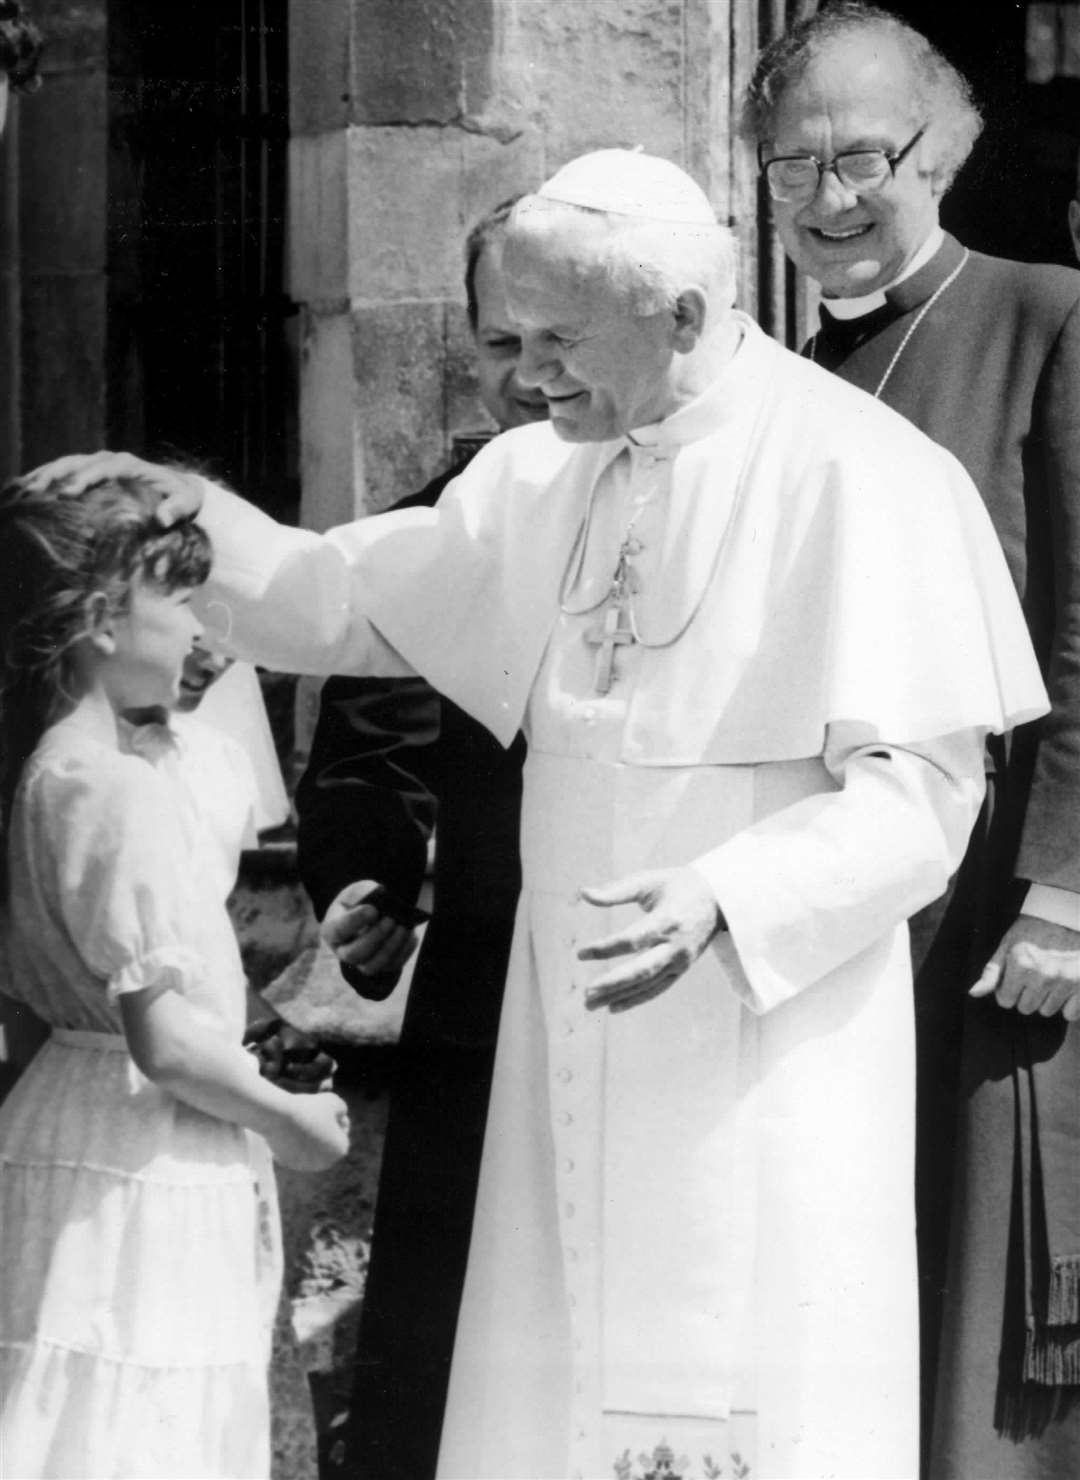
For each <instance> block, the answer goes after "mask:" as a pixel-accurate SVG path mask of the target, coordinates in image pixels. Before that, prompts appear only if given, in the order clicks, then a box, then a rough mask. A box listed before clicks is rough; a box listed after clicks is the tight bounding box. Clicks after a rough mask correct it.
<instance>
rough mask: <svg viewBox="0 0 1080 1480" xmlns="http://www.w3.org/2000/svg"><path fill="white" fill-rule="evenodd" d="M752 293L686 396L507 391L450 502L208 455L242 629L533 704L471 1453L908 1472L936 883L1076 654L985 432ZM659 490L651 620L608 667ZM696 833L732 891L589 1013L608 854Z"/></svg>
mask: <svg viewBox="0 0 1080 1480" xmlns="http://www.w3.org/2000/svg"><path fill="white" fill-rule="evenodd" d="M742 328H743V338H742V342H741V345H740V348H739V351H738V353H737V354H736V356H735V358H734V359H733V361H732V362H731V363H730V365H729V366H728V367H727V369H726V370H725V371H724V373H723V374H722V375H721V377H720V378H719V380H718V381H717V382H716V383H715V384H714V386H713V387H712V388H711V389H710V390H709V391H708V392H707V393H706V394H705V395H704V396H702V397H701V398H699V399H698V400H697V401H695V402H693V403H692V404H690V405H689V406H686V407H684V408H682V409H681V410H679V411H678V412H676V413H675V414H674V415H672V416H671V417H669V418H668V419H666V420H665V421H663V422H662V423H659V424H657V425H656V426H653V427H646V428H640V429H638V430H637V431H635V432H634V434H633V435H632V437H630V438H622V439H619V440H617V441H612V442H605V443H598V444H589V445H586V446H578V447H572V446H569V445H567V444H565V443H561V442H559V441H558V440H557V438H556V437H555V436H554V434H553V433H552V432H551V430H550V428H549V427H547V426H539V427H531V428H526V429H523V430H521V431H517V432H512V433H509V434H507V435H506V436H503V437H500V438H498V439H497V440H496V441H495V442H494V443H493V444H492V445H491V446H490V447H489V448H488V449H485V451H484V452H482V453H481V454H480V456H479V457H478V458H477V459H476V460H475V461H474V463H473V464H472V465H471V466H470V468H469V469H468V470H467V472H466V473H465V474H464V475H463V476H462V477H461V478H460V479H459V480H458V481H457V483H456V484H454V485H452V487H451V489H450V490H448V492H447V493H446V494H444V497H443V500H442V502H441V505H440V507H439V509H438V510H436V511H428V510H416V511H411V512H410V513H408V514H404V515H392V516H388V517H387V518H385V519H377V520H368V521H364V522H363V523H362V524H359V525H352V526H349V527H347V528H344V529H341V530H338V531H334V532H332V533H331V534H330V535H329V536H327V537H326V538H319V537H317V536H314V535H311V534H309V533H306V532H301V531H295V530H288V531H286V530H282V529H280V528H279V527H278V526H275V525H273V524H272V523H271V522H270V521H269V520H266V519H265V518H264V517H263V516H261V515H259V514H257V513H256V512H254V511H253V510H250V509H249V508H248V507H247V506H245V505H242V504H241V503H240V502H239V501H237V500H235V499H232V498H231V496H229V495H227V494H224V493H223V492H221V491H220V490H216V489H214V490H210V491H209V493H208V498H207V505H206V511H205V515H204V518H205V521H206V523H207V526H208V528H209V530H210V533H211V536H212V538H213V540H214V543H215V548H216V550H217V552H218V561H217V565H216V568H215V580H214V585H213V587H212V589H211V591H210V593H209V594H210V596H211V598H212V600H214V601H220V602H221V603H223V605H224V606H225V607H227V608H228V610H229V615H230V621H231V641H232V643H233V645H234V646H236V647H237V648H238V649H239V650H240V651H242V652H244V653H246V654H248V655H249V656H252V657H255V658H258V659H259V660H261V661H264V662H269V663H272V664H275V665H277V666H280V667H283V668H289V669H295V670H298V671H314V672H319V671H322V672H326V671H346V672H347V671H373V670H377V671H382V672H387V671H390V672H392V671H400V669H401V667H402V665H403V664H405V663H408V664H412V665H413V666H415V667H416V668H417V669H419V670H420V671H421V672H422V673H424V674H425V676H427V677H428V678H429V679H430V680H431V681H432V682H433V683H435V684H436V686H437V687H439V688H440V689H441V690H442V691H443V692H444V693H447V694H448V695H449V696H450V697H451V698H453V699H455V700H456V701H457V702H458V703H459V704H461V705H463V707H465V708H467V709H469V710H470V711H471V712H472V713H473V714H475V715H476V716H477V717H478V718H480V719H481V720H483V721H484V722H485V723H487V724H488V725H489V726H490V727H491V728H492V729H493V730H494V731H495V733H496V734H498V735H499V736H500V737H501V738H502V739H504V740H509V739H510V738H511V737H512V735H513V734H514V732H515V731H516V729H517V728H518V726H519V725H521V724H524V726H525V729H526V733H527V736H528V741H529V754H528V761H527V765H526V777H525V804H524V815H523V821H522V860H523V874H524V888H523V893H522V898H521V903H520V906H519V912H518V921H517V931H516V935H515V941H514V949H513V955H512V960H511V966H510V973H509V978H508V983H507V995H506V1002H505V1007H504V1011H503V1020H502V1026H501V1030H500V1038H499V1049H498V1057H497V1063H496V1075H495V1085H494V1090H493V1096H492V1106H491V1113H490V1116H489V1122H488V1135H487V1141H486V1145H485V1151H484V1163H483V1169H482V1173H481V1185H480V1191H479V1199H478V1205H477V1212H476V1220H475V1225H474V1232H473V1244H472V1250H471V1254H470V1260H469V1271H468V1277H467V1281H466V1287H465V1295H464V1301H463V1307H462V1312H461V1318H460V1322H459V1328H458V1336H457V1343H456V1348H455V1355H454V1365H453V1373H452V1378H451V1389H450V1400H449V1407H448V1413H447V1420H446V1427H445V1432H444V1436H443V1444H442V1452H441V1456H440V1474H441V1475H442V1476H444V1477H448V1480H514V1477H518V1480H543V1477H552V1480H566V1477H568V1476H571V1475H581V1476H587V1477H605V1480H614V1477H620V1480H621V1477H629V1476H635V1477H637V1476H644V1475H646V1474H648V1473H649V1472H650V1471H652V1472H655V1473H661V1474H669V1473H670V1474H671V1475H678V1476H681V1477H683V1480H707V1477H710V1476H714V1475H718V1474H721V1473H723V1474H725V1475H726V1474H734V1473H738V1471H737V1468H736V1461H734V1460H733V1459H732V1457H731V1456H732V1454H733V1453H737V1454H739V1455H741V1456H742V1460H743V1462H744V1463H749V1464H750V1465H751V1473H752V1476H753V1480H767V1477H777V1480H780V1477H818V1476H822V1477H823V1476H846V1477H852V1480H853V1477H859V1480H872V1477H878V1480H897V1477H907V1476H914V1475H915V1473H916V1469H917V1431H916V1372H915V1361H916V1304H915V1254H914V1230H913V1210H912V1140H913V1129H912V1122H913V1099H914V1069H913V1052H912V1008H911V992H910V967H909V962H908V950H907V938H906V931H905V928H904V925H903V921H904V920H905V919H906V918H907V917H908V916H909V915H910V914H911V913H913V912H914V911H915V910H917V909H918V908H920V907H921V906H922V905H924V904H925V903H927V902H928V901H929V900H930V899H932V898H933V897H935V896H936V895H937V894H938V893H940V891H941V890H942V889H943V888H944V886H945V882H946V880H947V878H948V875H949V873H950V872H951V871H952V870H953V869H954V868H955V867H956V865H957V863H958V862H959V859H960V857H961V856H962V853H963V848H964V845H965V841H966V837H967V832H968V830H969V828H970V826H971V823H972V821H973V819H974V816H975V812H976V810H977V808H978V804H979V800H980V797H981V791H982V761H981V754H982V734H983V732H984V731H985V730H987V729H992V730H1000V729H1002V728H1004V727H1007V726H1008V725H1010V724H1013V723H1016V722H1019V721H1022V720H1024V719H1028V718H1031V717H1033V716H1034V715H1036V714H1038V713H1042V712H1043V711H1044V710H1045V707H1046V704H1045V695H1044V693H1043V689H1042V685H1041V682H1040V680H1039V677H1038V673H1037V670H1036V667H1035V664H1034V659H1033V657H1032V655H1031V651H1030V647H1029V644H1028V641H1027V636H1026V631H1025V629H1024V625H1023V621H1022V618H1021V616H1020V613H1019V609H1018V607H1017V604H1016V600H1015V597H1014V594H1013V589H1012V586H1011V584H1010V582H1009V579H1008V576H1007V573H1006V571H1005V567H1004V562H1003V560H1002V558H1001V555H1000V552H999V550H998V547H997V543H996V541H995V539H994V536H993V533H992V531H991V529H990V526H989V522H988V521H987V519H986V516H985V513H984V511H983V509H982V506H981V504H980V502H979V500H978V497H977V495H976V493H975V491H974V489H973V488H972V486H971V484H970V482H969V481H968V479H967V477H966V475H965V474H964V473H963V472H962V470H961V469H960V468H959V465H958V464H956V463H955V462H954V461H953V460H952V459H951V458H950V457H949V456H948V454H946V453H943V452H941V451H940V450H939V449H938V448H936V447H934V446H933V445H932V444H931V443H930V442H929V441H928V440H927V439H925V438H924V437H922V436H921V434H919V433H918V432H916V431H915V430H914V429H913V428H911V427H910V426H909V425H908V423H906V422H904V421H902V420H901V419H900V418H899V417H896V416H895V415H893V413H891V412H890V411H888V410H887V409H886V408H884V407H881V406H880V405H878V404H877V403H876V402H874V401H872V400H871V399H870V398H869V397H867V396H864V395H863V394H862V393H860V392H857V391H854V390H852V389H851V388H850V387H848V386H846V385H843V384H842V383H841V382H839V381H836V380H834V379H833V378H832V377H829V376H827V375H825V374H824V373H822V372H820V371H818V370H817V368H816V367H815V366H813V365H809V364H807V363H805V362H803V361H800V360H798V359H797V358H796V357H794V356H792V355H790V354H788V353H787V352H786V351H784V350H781V349H780V348H778V347H777V346H775V345H773V344H772V343H771V342H770V341H768V340H767V339H766V338H765V337H764V336H763V335H762V334H761V333H760V331H759V330H757V329H756V328H755V327H754V326H753V325H752V324H751V323H750V322H749V321H743V323H742ZM631 523H632V534H633V536H634V538H635V540H636V541H637V545H638V547H639V548H638V549H637V553H636V554H635V556H634V567H635V575H636V581H637V586H638V591H637V595H636V596H635V598H634V605H635V618H636V622H637V631H638V636H639V638H640V639H641V640H640V642H639V643H637V644H635V645H632V646H627V647H622V648H620V649H619V651H618V653H617V655H616V658H615V665H616V669H615V671H616V680H615V682H614V684H613V685H612V687H611V689H610V691H609V692H608V693H607V694H602V693H597V692H596V691H595V689H594V668H595V662H596V649H595V647H594V646H593V645H592V644H590V643H589V642H588V641H587V640H586V639H587V637H588V636H589V634H591V633H592V632H593V630H594V627H595V624H596V621H597V611H596V610H589V608H593V607H594V606H595V604H596V603H598V602H600V601H602V599H603V596H604V593H605V591H606V590H607V588H608V585H609V583H610V581H611V576H612V571H613V568H614V565H615V560H616V552H617V551H618V549H619V546H620V544H621V543H622V542H623V539H624V537H625V534H626V531H627V528H628V526H630V525H631ZM560 605H561V608H562V609H561V610H560ZM218 612H220V608H218ZM211 619H212V620H215V621H216V620H218V618H217V617H216V616H214V615H213V608H211ZM391 645H392V646H391ZM682 864H693V865H695V866H696V867H697V868H698V869H699V871H700V872H701V873H702V874H703V876H704V877H705V878H706V879H707V880H708V881H709V882H710V883H711V885H712V886H713V888H714V890H715V893H716V897H717V899H718V901H719V903H720V905H721V907H722V910H723V912H724V915H725V918H726V920H727V923H728V927H729V929H728V932H727V933H725V934H723V935H721V936H719V937H718V938H717V939H716V941H715V943H714V944H713V945H712V946H711V947H710V948H709V949H708V950H707V951H706V953H705V955H704V956H703V957H702V958H701V959H700V961H699V962H698V963H697V964H696V965H695V967H694V968H693V969H692V970H691V971H690V972H689V973H688V974H687V975H686V976H685V977H683V978H682V979H681V980H680V981H678V982H677V983H676V984H675V985H674V986H673V987H672V988H670V989H669V990H668V991H667V992H666V993H665V994H664V995H662V996H661V997H659V998H658V999H656V1000H655V1001H653V1002H650V1003H648V1004H646V1005H644V1006H641V1007H638V1008H635V1009H633V1010H632V1011H629V1012H626V1013H622V1014H607V1013H601V1014H589V1013H587V1012H586V1011H585V1009H584V1006H583V1002H582V987H583V984H585V983H586V982H587V979H588V974H589V973H588V970H587V969H586V968H583V967H582V966H581V965H580V964H579V963H578V962H577V961H576V957H575V950H576V948H577V946H578V945H580V944H581V943H582V942H584V941H587V940H588V939H590V938H592V937H595V936H597V935H600V934H604V933H607V932H608V931H609V930H610V929H611V928H612V926H613V924H614V923H615V922H616V920H617V919H618V918H619V914H618V912H615V913H614V914H612V913H609V912H603V911H599V910H597V909H595V908H593V907H591V906H588V905H586V904H583V903H582V902H580V900H579V899H578V890H579V888H580V886H581V885H582V884H588V883H600V882H604V881H607V880H610V879H614V878H618V877H620V876H622V875H624V874H626V873H628V872H631V871H634V870H637V869H640V868H652V867H666V866H671V865H682ZM629 913H630V914H631V915H632V914H633V911H630V912H629ZM665 1446H669V1447H670V1450H671V1456H670V1460H671V1466H672V1467H671V1469H670V1470H665V1469H664V1468H663V1465H664V1464H665V1463H666V1462H667V1458H668V1457H667V1453H666V1449H665Z"/></svg>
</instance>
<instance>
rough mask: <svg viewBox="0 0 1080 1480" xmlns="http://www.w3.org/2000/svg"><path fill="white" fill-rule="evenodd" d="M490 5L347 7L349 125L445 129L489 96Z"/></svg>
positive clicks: (402, 1)
mask: <svg viewBox="0 0 1080 1480" xmlns="http://www.w3.org/2000/svg"><path fill="white" fill-rule="evenodd" d="M494 9H495V6H494V0H354V3H353V30H352V46H351V52H352V65H351V69H350V91H351V103H350V109H351V112H350V116H351V118H352V121H353V122H354V123H366V124H401V123H406V124H426V123H442V124H445V123H451V122H453V121H454V120H455V119H457V118H460V117H463V116H466V115H475V114H478V113H480V112H481V111H482V110H483V108H484V106H485V104H486V103H487V101H488V97H489V94H490V90H491V63H492V53H493V45H494V39H495V17H494Z"/></svg>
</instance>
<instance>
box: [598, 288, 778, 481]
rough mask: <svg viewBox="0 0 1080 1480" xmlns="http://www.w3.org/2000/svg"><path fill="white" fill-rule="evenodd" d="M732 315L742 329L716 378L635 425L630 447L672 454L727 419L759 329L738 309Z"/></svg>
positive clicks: (745, 373)
mask: <svg viewBox="0 0 1080 1480" xmlns="http://www.w3.org/2000/svg"><path fill="white" fill-rule="evenodd" d="M731 317H732V319H733V320H734V321H735V322H736V324H737V325H738V328H739V342H738V344H737V345H736V346H735V352H734V354H733V355H732V356H731V359H730V360H728V362H727V364H726V365H725V366H724V367H723V369H722V370H721V371H720V374H719V375H718V376H717V378H716V380H714V381H713V383H712V385H710V386H708V387H707V388H706V389H705V390H704V391H702V393H701V395H700V396H695V398H694V399H693V400H692V401H687V403H686V405H685V406H680V407H679V409H678V410H677V411H673V412H672V413H671V415H670V416H665V417H664V418H663V420H662V421H654V422H651V423H650V424H649V425H648V426H643V427H632V428H631V430H630V431H629V432H627V434H626V441H627V442H628V443H629V444H630V446H631V448H640V449H641V450H642V451H646V452H649V453H652V454H653V455H654V456H657V457H664V456H668V457H671V456H674V454H675V453H676V452H677V451H678V450H679V448H680V447H686V446H687V445H688V444H689V443H691V442H696V441H698V439H699V438H701V437H705V436H708V435H709V434H710V433H712V432H715V431H716V430H717V427H718V426H719V425H720V423H721V422H723V421H724V420H725V407H730V406H731V405H732V403H733V398H732V395H731V388H732V386H733V385H737V384H739V383H740V381H742V380H743V379H745V377H746V375H747V373H748V361H751V360H752V359H753V358H754V355H753V350H752V348H751V341H752V338H753V333H754V329H755V328H756V325H755V324H754V323H753V321H752V320H751V319H749V318H747V316H746V314H744V313H741V312H740V311H739V310H738V309H734V310H732V315H731ZM729 414H730V413H729Z"/></svg>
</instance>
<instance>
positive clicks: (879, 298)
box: [821, 226, 945, 319]
mask: <svg viewBox="0 0 1080 1480" xmlns="http://www.w3.org/2000/svg"><path fill="white" fill-rule="evenodd" d="M944 240H945V232H944V230H943V228H942V227H940V226H935V227H934V229H933V231H932V232H931V233H930V235H929V236H928V237H927V238H926V240H925V241H924V242H923V244H922V246H921V247H920V248H919V250H918V251H917V252H916V253H915V255H914V257H912V259H911V261H910V262H909V263H908V265H907V266H906V267H905V268H904V270H903V272H902V273H901V274H900V275H899V277H895V278H893V280H892V282H891V283H887V284H886V286H885V287H884V288H878V289H877V291H876V292H873V293H864V294H863V295H862V297H861V298H823V299H822V300H821V306H822V308H824V309H826V310H827V311H828V313H829V314H830V316H831V317H832V318H834V319H862V318H865V317H866V315H867V314H868V313H875V312H876V311H877V310H878V309H879V308H884V307H885V305H886V303H887V302H888V298H887V296H886V295H887V294H888V293H890V292H891V291H892V290H893V288H895V287H897V286H898V284H900V283H902V282H905V281H906V280H907V279H908V278H910V277H913V276H914V275H915V273H917V272H918V271H919V269H920V268H921V267H925V266H926V264H927V263H928V262H929V261H930V260H931V258H932V257H934V256H936V254H937V253H938V252H939V251H940V250H941V246H942V243H943V242H944Z"/></svg>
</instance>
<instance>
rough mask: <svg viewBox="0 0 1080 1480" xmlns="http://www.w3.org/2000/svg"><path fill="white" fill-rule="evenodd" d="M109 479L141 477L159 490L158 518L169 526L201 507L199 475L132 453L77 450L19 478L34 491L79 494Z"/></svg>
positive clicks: (142, 480) (200, 480)
mask: <svg viewBox="0 0 1080 1480" xmlns="http://www.w3.org/2000/svg"><path fill="white" fill-rule="evenodd" d="M110 478H138V479H139V480H140V481H141V482H143V483H147V484H149V485H150V487H151V488H154V489H156V490H157V492H158V493H159V494H160V496H161V504H160V506H159V507H158V511H157V517H158V520H159V521H160V522H161V523H162V524H163V525H165V526H166V527H168V526H169V525H171V524H175V523H176V521H177V520H178V519H185V518H190V517H191V516H192V515H194V514H197V513H198V512H199V510H200V508H201V507H202V500H203V485H202V479H201V478H199V477H198V475H197V474H195V473H192V472H188V471H186V470H185V469H184V468H174V467H168V466H166V465H165V464H164V463H152V462H147V461H146V460H145V459H144V458H141V457H135V456H134V454H133V453H130V452H107V451H102V452H74V453H71V454H70V455H69V456H68V457H58V458H56V459H55V460H54V461H53V462H47V463H42V465H41V467H39V468H34V469H33V470H32V472H29V473H26V474H25V475H24V476H23V477H22V478H21V479H20V480H19V481H20V482H21V483H22V484H23V485H24V486H25V487H26V488H29V489H35V490H36V489H42V488H46V487H49V486H50V485H60V487H61V489H62V491H63V492H64V493H69V494H71V495H72V496H73V497H76V496H78V495H79V494H80V493H85V492H86V490H87V489H88V488H93V487H94V486H95V485H96V484H98V483H105V482H107V481H108V480H109V479H110Z"/></svg>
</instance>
